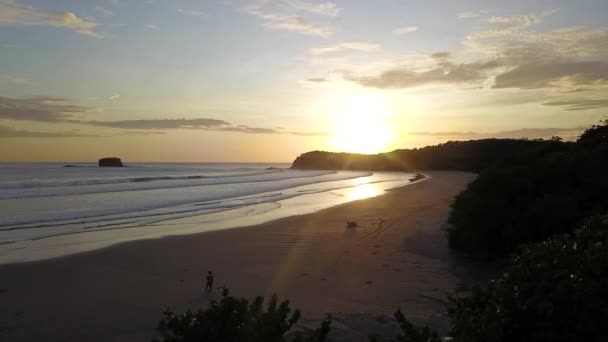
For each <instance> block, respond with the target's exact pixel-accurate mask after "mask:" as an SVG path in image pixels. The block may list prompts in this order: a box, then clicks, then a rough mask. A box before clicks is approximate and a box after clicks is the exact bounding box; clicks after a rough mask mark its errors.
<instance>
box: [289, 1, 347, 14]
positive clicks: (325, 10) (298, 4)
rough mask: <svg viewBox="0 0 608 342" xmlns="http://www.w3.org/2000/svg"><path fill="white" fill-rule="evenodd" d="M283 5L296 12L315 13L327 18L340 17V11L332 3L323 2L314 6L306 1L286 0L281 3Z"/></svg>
mask: <svg viewBox="0 0 608 342" xmlns="http://www.w3.org/2000/svg"><path fill="white" fill-rule="evenodd" d="M283 3H284V4H285V5H287V6H290V7H292V8H294V9H296V10H302V11H306V12H310V13H316V14H320V15H325V16H328V17H337V16H339V15H340V12H341V11H342V9H341V8H340V7H338V6H337V5H336V4H334V3H333V2H325V3H322V4H315V3H311V2H307V1H299V0H287V1H283Z"/></svg>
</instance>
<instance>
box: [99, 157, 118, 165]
mask: <svg viewBox="0 0 608 342" xmlns="http://www.w3.org/2000/svg"><path fill="white" fill-rule="evenodd" d="M99 166H100V167H122V166H124V165H123V164H122V161H121V160H120V158H116V157H109V158H101V159H99Z"/></svg>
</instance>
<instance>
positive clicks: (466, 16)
mask: <svg viewBox="0 0 608 342" xmlns="http://www.w3.org/2000/svg"><path fill="white" fill-rule="evenodd" d="M489 12H490V11H489V10H473V11H468V12H461V13H458V18H459V19H473V18H479V17H481V16H482V15H485V14H487V13H489Z"/></svg>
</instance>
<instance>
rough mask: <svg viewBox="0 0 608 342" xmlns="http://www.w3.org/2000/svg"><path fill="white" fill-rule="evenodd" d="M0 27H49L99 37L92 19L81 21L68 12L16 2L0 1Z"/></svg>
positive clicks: (12, 0) (10, 0)
mask: <svg viewBox="0 0 608 342" xmlns="http://www.w3.org/2000/svg"><path fill="white" fill-rule="evenodd" d="M0 25H12V26H50V27H57V28H65V29H69V30H73V31H75V32H78V33H80V34H82V35H85V36H89V37H101V36H100V35H99V34H98V33H97V32H95V27H96V26H97V23H96V22H95V21H94V20H92V19H83V18H81V17H79V16H77V15H76V14H75V13H73V12H69V11H52V10H46V9H41V8H36V7H33V6H29V5H25V4H21V3H19V2H17V1H16V0H0Z"/></svg>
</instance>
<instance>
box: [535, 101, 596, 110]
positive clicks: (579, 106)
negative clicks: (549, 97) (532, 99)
mask: <svg viewBox="0 0 608 342" xmlns="http://www.w3.org/2000/svg"><path fill="white" fill-rule="evenodd" d="M543 104H544V105H545V106H563V107H565V108H566V110H571V111H578V110H588V109H598V108H608V99H605V98H603V99H586V98H576V99H567V100H553V101H547V102H545V103H543Z"/></svg>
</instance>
